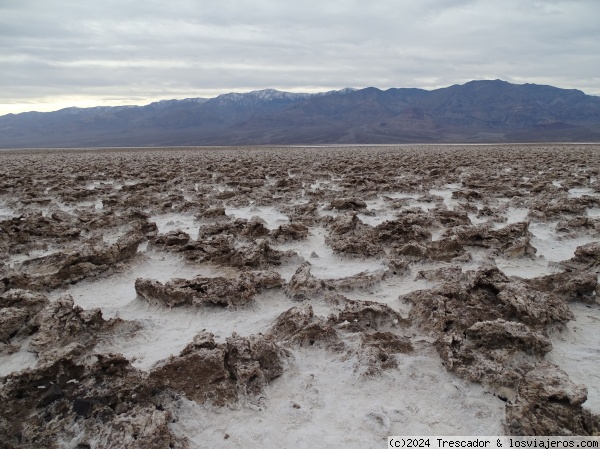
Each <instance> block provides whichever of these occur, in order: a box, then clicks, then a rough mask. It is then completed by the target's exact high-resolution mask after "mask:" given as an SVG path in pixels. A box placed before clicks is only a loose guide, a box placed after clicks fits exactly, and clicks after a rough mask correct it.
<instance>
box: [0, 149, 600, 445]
mask: <svg viewBox="0 0 600 449" xmlns="http://www.w3.org/2000/svg"><path fill="white" fill-rule="evenodd" d="M0 160H1V162H2V163H1V164H0V175H1V176H0V261H1V262H2V265H1V266H0V280H1V282H0V365H1V369H0V376H2V377H0V399H1V400H2V403H3V407H2V408H1V409H0V447H6V448H37V447H49V448H79V449H81V448H113V447H115V448H116V447H128V448H148V447H152V448H200V447H207V446H209V447H226V446H228V445H231V444H243V445H244V446H245V447H261V448H262V447H274V445H275V444H276V443H275V441H279V442H282V444H284V445H285V444H294V445H295V447H314V446H315V445H319V446H320V447H338V446H339V444H340V442H344V444H345V446H347V447H361V448H364V447H379V445H381V444H383V443H382V441H383V440H382V439H383V438H385V437H386V436H387V435H393V434H413V435H418V434H429V435H432V434H446V435H448V434H459V435H460V434H462V435H469V434H473V435H475V434H487V435H490V434H499V433H505V434H509V435H599V434H600V379H599V378H598V375H597V372H598V369H599V368H600V357H598V348H597V347H596V344H595V342H596V341H597V335H599V334H600V300H599V298H600V287H599V284H598V282H599V276H600V215H599V214H598V210H600V181H599V180H598V179H599V177H600V174H599V167H600V147H598V146H595V145H545V146H542V145H530V146H518V145H506V146H402V147H350V148H340V147H323V148H316V147H314V148H308V147H306V148H294V147H285V148H201V149H192V148H190V149H181V148H179V149H177V148H173V149H169V148H164V149H153V150H150V149H106V150H94V151H85V150H70V151H61V150H48V151H20V152H8V151H7V152H2V153H0Z"/></svg>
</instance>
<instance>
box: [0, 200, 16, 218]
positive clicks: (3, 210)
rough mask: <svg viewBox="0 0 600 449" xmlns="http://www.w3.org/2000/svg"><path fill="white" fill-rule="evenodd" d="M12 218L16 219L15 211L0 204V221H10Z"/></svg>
mask: <svg viewBox="0 0 600 449" xmlns="http://www.w3.org/2000/svg"><path fill="white" fill-rule="evenodd" d="M13 217H16V214H15V211H14V210H12V209H11V208H10V207H8V206H6V205H3V204H0V221H2V220H10V219H11V218H13Z"/></svg>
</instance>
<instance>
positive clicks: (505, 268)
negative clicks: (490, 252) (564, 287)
mask: <svg viewBox="0 0 600 449" xmlns="http://www.w3.org/2000/svg"><path fill="white" fill-rule="evenodd" d="M496 266H497V267H498V268H499V269H500V270H501V271H502V272H503V273H504V274H506V275H507V276H518V277H520V278H523V279H533V278H536V277H540V276H546V275H548V274H553V273H558V272H560V271H562V270H561V269H560V268H559V267H555V266H554V265H553V264H551V263H548V260H546V259H542V258H535V259H529V258H527V257H521V258H515V259H506V258H503V257H499V258H497V259H496Z"/></svg>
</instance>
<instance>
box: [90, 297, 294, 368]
mask: <svg viewBox="0 0 600 449" xmlns="http://www.w3.org/2000/svg"><path fill="white" fill-rule="evenodd" d="M134 298H135V296H134ZM294 305H297V304H296V303H292V302H291V301H290V300H288V299H287V298H286V297H285V296H284V294H283V292H282V291H281V290H278V291H274V292H271V291H267V292H265V293H262V294H259V295H257V296H256V297H255V300H254V302H253V304H252V305H251V306H249V307H247V308H240V309H228V308H224V307H219V306H206V307H187V306H186V307H174V308H164V307H160V306H152V305H149V304H148V303H147V302H146V301H144V300H142V299H134V300H133V301H130V302H128V303H127V304H126V305H124V306H123V307H119V308H113V309H112V310H110V312H112V313H110V315H114V316H115V317H119V318H122V319H124V320H136V321H138V322H140V323H141V324H142V325H143V328H142V329H141V330H139V331H137V332H135V333H133V334H131V335H127V336H119V335H117V336H115V337H114V338H111V339H110V340H107V341H104V342H102V343H101V344H99V345H98V346H97V347H96V351H98V352H118V353H121V354H123V355H125V356H126V357H127V358H130V359H132V360H133V366H135V367H137V368H140V369H143V370H149V369H150V368H152V366H153V365H154V364H155V363H156V362H158V361H160V360H163V359H165V358H167V357H169V356H170V355H177V354H179V353H180V352H181V350H182V349H183V348H185V347H186V346H187V345H188V344H189V343H190V342H191V341H192V340H193V338H194V336H195V335H196V334H198V333H199V332H201V331H203V330H206V331H208V332H212V333H213V334H214V335H215V339H216V340H217V341H220V342H224V341H225V339H226V338H227V337H229V336H231V334H232V333H233V332H237V333H238V334H239V335H241V336H249V335H251V334H257V333H260V332H265V331H266V330H267V329H268V328H269V327H270V326H271V325H272V323H273V321H274V320H275V319H276V318H277V317H278V316H279V315H280V314H281V313H283V312H285V311H286V310H288V309H290V308H291V307H293V306H294Z"/></svg>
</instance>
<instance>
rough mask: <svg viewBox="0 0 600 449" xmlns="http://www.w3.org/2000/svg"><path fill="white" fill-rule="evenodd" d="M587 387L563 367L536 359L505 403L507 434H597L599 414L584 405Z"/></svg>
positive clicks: (599, 427) (599, 426) (599, 423)
mask: <svg viewBox="0 0 600 449" xmlns="http://www.w3.org/2000/svg"><path fill="white" fill-rule="evenodd" d="M586 399H587V388H586V387H585V386H584V385H577V384H574V383H573V382H572V381H571V380H569V378H568V376H567V375H566V374H565V372H564V371H562V370H561V369H559V368H558V367H557V366H556V365H553V364H551V363H548V362H541V363H538V364H537V365H536V366H535V367H534V368H533V369H532V370H530V371H529V372H527V374H526V375H525V376H523V378H522V379H521V381H520V383H519V388H518V391H517V398H516V400H515V401H514V403H512V404H508V405H507V406H506V432H507V433H508V434H510V435H561V436H572V435H598V433H599V432H600V417H599V416H598V415H593V414H591V413H590V412H589V410H587V409H584V408H583V407H582V404H583V403H584V402H585V400H586Z"/></svg>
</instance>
